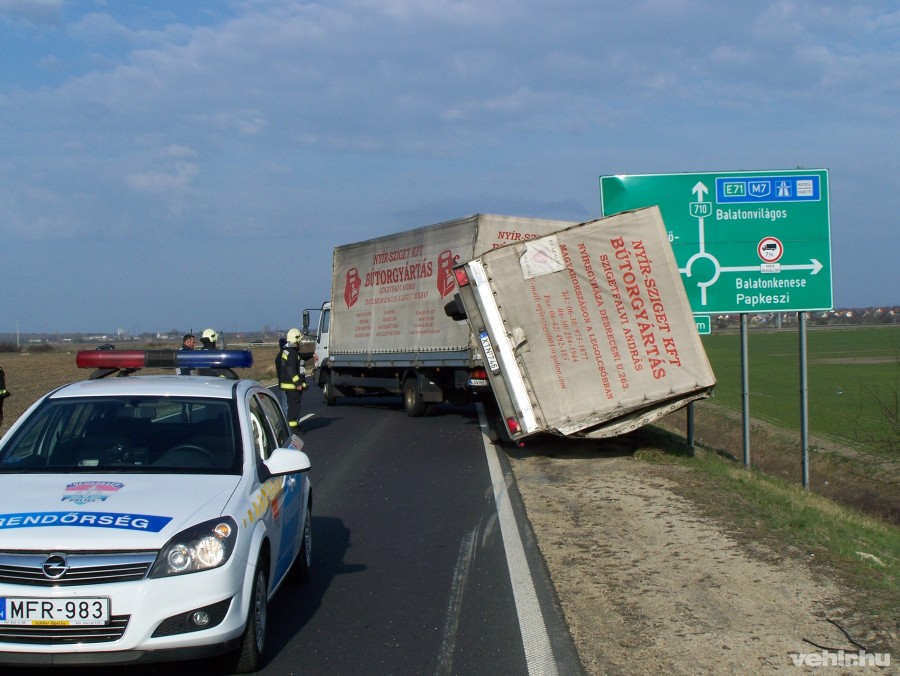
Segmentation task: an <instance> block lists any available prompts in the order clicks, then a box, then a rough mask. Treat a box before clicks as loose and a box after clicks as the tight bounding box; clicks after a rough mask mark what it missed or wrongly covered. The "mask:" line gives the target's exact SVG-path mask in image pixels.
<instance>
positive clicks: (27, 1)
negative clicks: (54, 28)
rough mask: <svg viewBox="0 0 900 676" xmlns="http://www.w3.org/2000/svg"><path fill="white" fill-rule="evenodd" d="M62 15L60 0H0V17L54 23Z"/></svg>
mask: <svg viewBox="0 0 900 676" xmlns="http://www.w3.org/2000/svg"><path fill="white" fill-rule="evenodd" d="M62 16H63V3H62V0H0V18H5V19H7V20H11V21H25V22H27V23H31V24H35V25H55V24H58V23H59V22H60V21H61V19H62Z"/></svg>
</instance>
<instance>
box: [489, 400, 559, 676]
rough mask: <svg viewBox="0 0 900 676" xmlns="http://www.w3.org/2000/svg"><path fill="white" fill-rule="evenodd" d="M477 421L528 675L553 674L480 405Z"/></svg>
mask: <svg viewBox="0 0 900 676" xmlns="http://www.w3.org/2000/svg"><path fill="white" fill-rule="evenodd" d="M478 420H479V422H480V424H481V439H482V443H483V444H484V454H485V456H487V462H488V469H489V470H490V473H491V483H492V484H493V487H494V502H495V503H496V505H497V517H498V520H499V521H500V533H501V534H502V535H503V548H504V549H505V550H506V565H507V566H508V567H509V579H510V580H511V582H512V589H513V599H514V600H515V603H516V614H517V615H518V617H519V631H520V632H521V634H522V643H523V644H524V645H525V663H526V665H527V666H528V674H529V676H538V675H540V676H554V675H555V674H557V673H558V672H557V669H556V660H555V659H554V657H553V649H552V648H551V647H550V636H549V634H548V633H547V625H546V624H544V616H543V615H542V614H541V608H540V604H539V603H538V600H537V594H536V593H535V589H534V580H532V578H531V570H530V569H529V567H528V560H527V559H526V558H525V548H524V547H523V546H522V538H521V536H520V535H519V527H518V525H517V524H516V517H515V515H514V514H513V510H512V504H511V503H510V501H509V493H508V491H507V484H506V478H505V477H504V476H503V470H502V469H501V468H500V459H499V458H498V457H497V450H496V449H495V448H494V445H493V444H492V443H491V441H490V439H488V433H487V430H488V421H487V419H486V417H485V414H484V408H483V407H482V406H481V404H478Z"/></svg>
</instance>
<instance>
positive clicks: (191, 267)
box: [0, 0, 900, 334]
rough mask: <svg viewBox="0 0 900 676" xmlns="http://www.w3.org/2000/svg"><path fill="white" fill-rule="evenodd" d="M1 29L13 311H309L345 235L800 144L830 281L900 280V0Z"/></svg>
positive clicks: (415, 3)
mask: <svg viewBox="0 0 900 676" xmlns="http://www.w3.org/2000/svg"><path fill="white" fill-rule="evenodd" d="M0 44H2V45H3V50H2V54H0V63H2V67H0V243H2V249H0V251H2V254H0V333H13V332H16V331H17V330H19V331H21V332H23V333H42V332H43V333H48V332H49V333H56V332H87V333H100V332H114V331H116V330H119V329H122V330H125V331H127V332H131V333H144V332H168V331H171V330H177V331H179V332H183V331H186V330H188V329H194V330H195V331H197V332H199V331H201V330H202V329H204V328H206V327H214V328H216V329H218V330H219V331H222V332H225V333H226V334H227V333H228V332H238V331H258V330H261V329H262V328H263V327H265V326H268V327H271V328H276V327H280V328H282V329H286V328H288V327H290V326H296V325H297V324H298V323H299V318H300V313H301V311H302V309H303V308H306V307H317V306H318V305H319V304H320V303H321V302H322V301H323V300H324V299H326V297H327V296H328V294H329V291H330V289H329V287H330V266H331V252H332V249H333V248H334V246H336V245H340V244H346V243H350V242H356V241H360V240H364V239H368V238H371V237H376V236H380V235H385V234H389V233H393V232H399V231H402V230H407V229H410V228H413V227H418V226H422V225H427V224H431V223H438V222H442V221H446V220H450V219H454V218H459V217H463V216H467V215H470V214H473V213H496V214H505V215H517V216H529V217H538V218H554V219H562V220H572V221H585V220H590V219H593V218H598V217H599V216H600V215H601V205H600V191H599V177H600V176H602V175H611V174H623V173H625V174H659V173H663V174H667V173H678V172H707V171H725V170H729V171H731V170H774V169H796V168H798V167H803V168H814V169H827V170H828V180H829V188H830V202H831V246H832V262H833V270H832V279H833V285H834V304H835V306H836V307H858V306H877V305H895V304H898V303H900V272H898V270H900V265H898V261H897V258H898V252H900V246H898V244H900V237H898V235H897V228H898V222H900V218H898V213H900V5H898V4H897V2H896V0H891V1H879V0H867V1H865V2H862V1H855V0H754V2H730V1H729V2H722V1H720V0H708V1H701V0H631V1H630V2H621V0H619V1H617V2H609V1H607V0H544V1H542V0H492V1H491V2H485V1H484V0H446V1H441V0H327V1H322V2H318V1H316V0H308V1H295V0H232V1H229V0H191V1H190V2H186V1H185V0H145V1H144V2H131V1H129V0H115V1H113V0H0Z"/></svg>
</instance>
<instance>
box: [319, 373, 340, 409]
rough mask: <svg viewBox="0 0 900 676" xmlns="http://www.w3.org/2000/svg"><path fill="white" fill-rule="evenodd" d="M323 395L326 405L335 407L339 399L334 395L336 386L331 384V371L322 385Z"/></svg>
mask: <svg viewBox="0 0 900 676" xmlns="http://www.w3.org/2000/svg"><path fill="white" fill-rule="evenodd" d="M322 394H324V395H325V405H326V406H334V405H335V403H337V397H336V396H335V394H334V384H333V383H332V382H331V371H329V372H328V373H326V374H325V383H324V384H323V385H322Z"/></svg>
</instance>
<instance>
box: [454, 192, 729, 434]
mask: <svg viewBox="0 0 900 676" xmlns="http://www.w3.org/2000/svg"><path fill="white" fill-rule="evenodd" d="M454 272H455V273H456V275H457V281H458V283H459V286H460V291H459V297H458V299H457V303H458V304H459V305H461V307H457V309H456V314H458V315H461V314H462V313H463V311H464V313H465V315H466V317H467V322H468V324H469V327H470V329H471V331H472V333H473V335H474V336H476V337H477V338H478V344H479V346H480V347H481V350H482V354H483V356H484V363H485V364H486V366H487V369H486V370H487V372H488V378H489V380H490V382H491V385H492V388H493V391H494V395H495V397H496V403H497V406H498V407H499V415H498V416H497V420H498V422H499V423H502V428H500V431H501V432H504V433H505V434H506V435H508V437H509V438H510V439H512V440H515V439H519V438H521V437H524V436H527V435H530V434H535V433H537V432H550V433H554V434H559V435H562V436H567V437H568V436H577V437H589V438H603V437H610V436H615V435H618V434H623V433H626V432H629V431H631V430H633V429H636V428H637V427H640V426H641V425H645V424H647V423H649V422H652V421H654V420H656V419H658V418H660V417H661V416H664V415H666V414H668V413H671V412H672V411H674V410H677V409H678V408H680V407H682V406H685V405H686V404H688V403H690V402H692V401H694V400H696V399H700V398H703V397H706V396H708V395H709V393H710V391H711V390H712V388H713V386H714V385H715V377H714V375H713V372H712V368H711V367H710V364H709V361H708V359H707V357H706V352H705V351H704V349H703V345H702V343H701V342H700V336H699V335H698V333H697V327H696V324H695V322H694V319H693V315H692V313H691V308H690V305H689V303H688V299H687V295H686V293H685V291H684V286H683V284H682V281H681V277H680V273H679V270H678V266H677V264H676V262H675V257H674V255H673V253H672V249H671V246H670V245H669V240H668V233H667V231H666V227H665V224H664V223H663V220H662V217H661V215H660V212H659V209H658V208H657V207H651V208H647V209H641V210H638V211H631V212H625V213H622V214H618V215H615V216H611V217H609V218H604V219H600V220H596V221H590V222H587V223H582V224H579V225H575V226H573V227H569V228H566V229H564V230H561V231H559V232H556V233H553V234H550V235H547V236H544V237H540V238H536V239H530V240H527V241H523V242H519V243H516V244H512V245H511V246H508V247H504V248H500V249H496V250H493V251H488V252H486V253H485V254H483V255H481V256H479V257H477V258H475V259H473V260H471V261H467V262H465V263H462V264H461V265H459V266H457V267H456V268H455V269H454ZM447 313H448V314H454V311H453V308H452V306H451V307H449V308H448V309H447Z"/></svg>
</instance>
